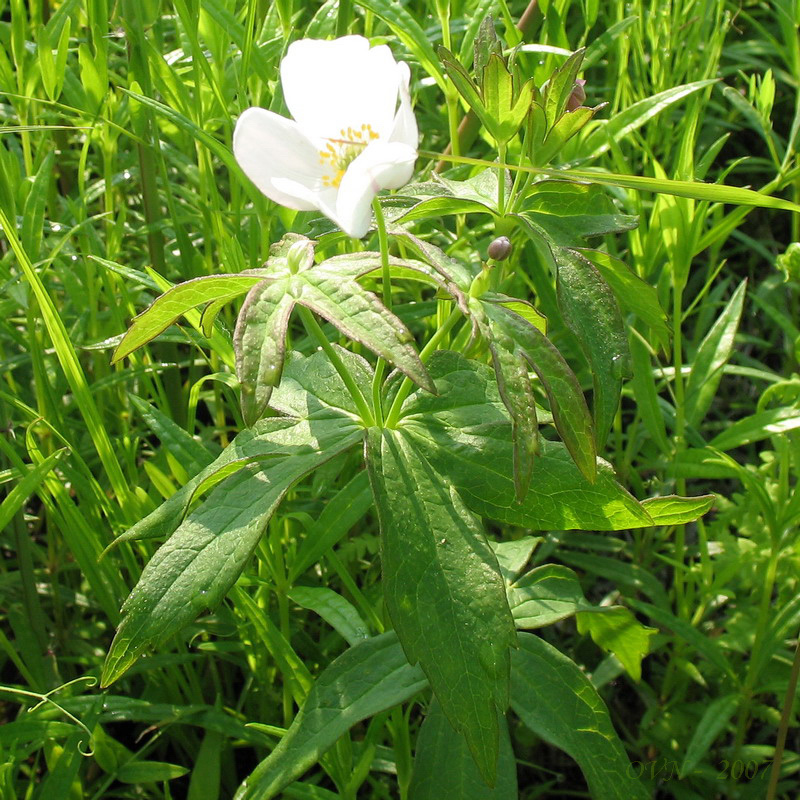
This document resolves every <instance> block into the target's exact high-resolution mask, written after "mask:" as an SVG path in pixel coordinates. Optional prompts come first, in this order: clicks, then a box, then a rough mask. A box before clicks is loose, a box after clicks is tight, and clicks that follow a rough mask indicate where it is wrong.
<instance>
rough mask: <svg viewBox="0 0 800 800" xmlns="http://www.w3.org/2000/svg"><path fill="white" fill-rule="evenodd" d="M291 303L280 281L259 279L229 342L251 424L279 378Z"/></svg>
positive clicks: (245, 418)
mask: <svg viewBox="0 0 800 800" xmlns="http://www.w3.org/2000/svg"><path fill="white" fill-rule="evenodd" d="M294 304H295V299H294V297H292V295H291V294H289V293H287V291H286V285H285V282H284V281H277V282H276V283H272V284H270V283H269V282H267V281H262V282H261V283H259V284H257V285H256V286H254V287H253V288H252V289H251V290H250V292H249V293H248V295H247V298H246V299H245V301H244V304H243V305H242V309H241V311H240V312H239V317H238V318H237V320H236V331H235V332H234V337H233V346H234V351H235V353H236V374H237V376H238V378H239V383H240V385H241V404H242V416H243V417H244V422H245V425H248V426H249V425H252V424H253V423H254V422H255V421H256V420H257V419H258V418H259V417H260V416H261V414H263V413H264V409H265V408H266V407H267V404H268V403H269V398H270V396H271V395H272V390H273V388H274V387H275V386H277V385H278V383H279V382H280V379H281V372H282V370H283V359H284V355H285V352H286V329H287V327H288V325H289V316H290V315H291V313H292V309H293V308H294Z"/></svg>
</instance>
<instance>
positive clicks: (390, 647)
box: [234, 631, 428, 800]
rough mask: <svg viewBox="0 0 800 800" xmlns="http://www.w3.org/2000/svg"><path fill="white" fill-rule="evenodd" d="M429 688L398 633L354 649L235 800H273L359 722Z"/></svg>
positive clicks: (329, 672) (333, 667) (320, 681)
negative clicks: (405, 651) (408, 657)
mask: <svg viewBox="0 0 800 800" xmlns="http://www.w3.org/2000/svg"><path fill="white" fill-rule="evenodd" d="M427 685H428V682H427V680H426V678H425V675H424V673H423V672H422V670H421V669H420V667H419V666H414V667H412V666H411V665H410V664H409V663H408V660H407V659H406V657H405V654H404V653H403V648H402V647H401V646H400V643H399V642H398V641H397V635H396V634H395V633H394V631H390V632H389V633H384V634H383V635H381V636H375V637H374V638H372V639H367V640H366V641H364V642H361V643H360V644H358V645H357V646H355V647H351V648H349V649H348V650H346V651H345V652H344V653H343V654H342V655H340V656H339V657H338V658H336V659H334V661H332V662H331V664H329V665H328V666H327V667H326V668H325V670H324V671H323V672H322V674H321V675H320V676H319V677H318V678H317V680H316V683H315V684H314V686H313V687H312V689H311V691H310V692H309V694H308V698H307V699H306V702H305V703H304V704H303V707H302V708H301V709H300V711H299V712H298V713H297V716H296V717H295V718H294V720H293V721H292V724H291V727H290V728H289V730H288V731H287V732H286V734H285V735H284V736H283V738H282V739H281V740H280V742H278V744H277V746H276V747H275V749H274V750H273V751H272V753H270V755H269V757H268V758H266V759H265V760H264V761H262V762H261V763H260V764H259V765H258V766H257V767H256V769H255V770H254V771H253V773H252V774H251V775H250V777H248V778H247V779H246V780H245V781H244V782H243V783H242V785H241V786H240V787H239V789H238V790H237V792H236V795H235V796H234V800H270V798H272V797H275V796H276V795H277V794H278V793H279V792H280V791H281V790H282V789H283V788H284V787H285V786H287V785H288V784H289V783H291V782H292V781H293V780H295V779H297V778H299V777H300V776H301V775H302V774H303V773H304V772H305V771H306V770H307V769H309V767H311V766H313V765H314V764H315V763H316V762H317V761H319V759H320V757H321V756H322V755H323V754H324V753H325V752H326V751H327V750H328V749H329V748H330V747H332V746H333V745H334V744H335V743H336V740H337V739H338V738H339V737H340V736H341V735H342V734H343V733H346V732H347V731H348V730H349V729H350V728H351V727H352V726H353V725H355V724H356V723H357V722H360V721H361V720H362V719H366V718H367V717H371V716H373V715H374V714H378V713H380V712H381V711H384V710H386V709H387V708H393V707H394V706H396V705H398V704H399V703H403V702H405V701H406V700H409V699H410V698H412V697H413V696H414V695H415V694H417V692H420V691H422V690H423V689H425V688H426V686H427Z"/></svg>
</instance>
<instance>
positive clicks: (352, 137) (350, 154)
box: [319, 124, 380, 189]
mask: <svg viewBox="0 0 800 800" xmlns="http://www.w3.org/2000/svg"><path fill="white" fill-rule="evenodd" d="M339 133H341V135H342V138H341V139H328V140H327V144H326V145H325V149H324V150H320V151H319V163H320V164H322V165H323V166H324V167H326V168H327V170H328V171H327V172H326V174H324V175H323V176H322V185H323V186H324V187H326V188H330V187H335V188H337V189H338V188H339V184H340V183H341V182H342V176H343V175H344V173H345V170H346V169H347V167H348V166H349V165H350V163H351V162H352V161H353V160H354V159H355V158H356V156H358V155H360V154H361V153H362V152H363V150H364V148H365V147H366V146H367V145H368V144H369V143H370V142H371V141H374V140H375V139H378V138H380V134H377V133H375V131H374V130H372V125H368V124H364V125H362V126H361V127H360V128H346V129H345V128H342V129H341V130H340V131H339Z"/></svg>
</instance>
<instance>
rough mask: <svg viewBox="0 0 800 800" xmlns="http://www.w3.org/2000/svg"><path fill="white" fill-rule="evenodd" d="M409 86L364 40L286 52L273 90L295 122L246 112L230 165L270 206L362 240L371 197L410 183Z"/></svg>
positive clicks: (389, 59)
mask: <svg viewBox="0 0 800 800" xmlns="http://www.w3.org/2000/svg"><path fill="white" fill-rule="evenodd" d="M409 76H410V72H409V69H408V65H407V64H406V63H404V62H402V61H401V62H399V63H398V62H396V61H395V60H394V57H393V56H392V53H391V51H390V50H389V48H388V47H387V46H386V45H379V46H378V47H372V48H370V46H369V42H368V41H367V40H366V39H365V38H364V37H363V36H345V37H343V38H341V39H336V40H334V41H322V40H317V39H304V40H301V41H297V42H293V43H292V44H291V45H290V46H289V51H288V53H287V54H286V57H285V58H284V59H283V61H282V62H281V83H282V85H283V95H284V99H285V100H286V105H287V107H288V108H289V111H290V112H291V114H292V116H293V117H294V119H293V120H292V119H287V118H286V117H282V116H280V115H278V114H275V113H274V112H272V111H268V110H267V109H264V108H248V109H247V110H246V111H245V112H244V113H243V114H242V115H241V116H240V117H239V120H238V122H237V123H236V130H235V131H234V134H233V152H234V154H235V155H236V159H237V161H238V162H239V164H240V165H241V167H242V169H243V170H244V172H245V174H246V175H247V177H248V178H250V180H251V181H253V183H254V184H255V185H256V186H257V187H258V188H259V189H260V190H261V191H262V192H263V193H264V194H265V195H266V196H267V197H269V198H270V200H274V201H275V202H276V203H280V204H281V205H284V206H288V207H289V208H296V209H298V210H300V211H310V210H313V209H317V210H318V211H321V212H322V213H323V214H325V215H326V216H327V217H329V218H330V219H332V220H333V221H334V222H335V223H336V224H337V225H338V226H339V227H340V228H341V229H342V230H343V231H344V232H345V233H348V234H349V235H350V236H353V237H355V238H357V239H358V238H361V237H362V236H364V235H365V234H366V233H367V230H368V229H369V223H370V204H371V202H372V200H373V198H374V197H375V195H376V194H377V193H378V192H379V191H380V190H381V189H398V188H400V187H401V186H403V185H404V184H406V183H408V181H409V180H410V179H411V174H412V171H413V169H414V162H415V160H416V158H417V142H418V138H419V135H418V132H417V123H416V120H415V119H414V113H413V111H412V110H411V98H410V96H409V92H408V81H409ZM398 97H399V106H398Z"/></svg>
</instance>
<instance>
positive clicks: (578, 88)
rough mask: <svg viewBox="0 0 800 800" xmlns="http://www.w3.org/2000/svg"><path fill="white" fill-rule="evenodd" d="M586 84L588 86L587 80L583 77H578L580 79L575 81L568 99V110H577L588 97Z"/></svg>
mask: <svg viewBox="0 0 800 800" xmlns="http://www.w3.org/2000/svg"><path fill="white" fill-rule="evenodd" d="M584 86H586V81H585V80H583V78H578V80H576V81H575V84H574V85H573V87H572V93H571V94H570V96H569V99H568V100H567V111H575V109H577V108H580V107H581V106H582V105H583V101H584V100H585V99H586V90H585V89H584V88H583V87H584Z"/></svg>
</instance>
